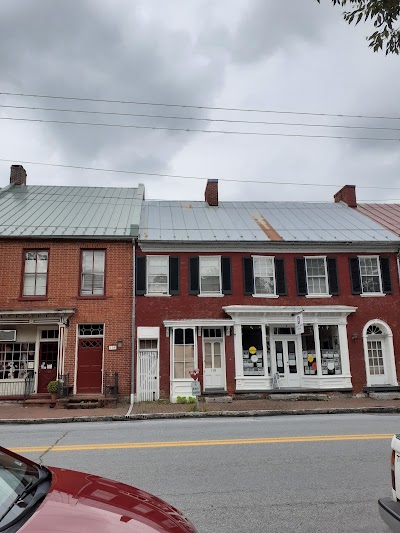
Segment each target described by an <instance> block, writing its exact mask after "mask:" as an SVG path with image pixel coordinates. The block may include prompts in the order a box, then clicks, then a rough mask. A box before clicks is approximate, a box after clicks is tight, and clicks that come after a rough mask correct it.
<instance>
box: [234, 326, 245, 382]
mask: <svg viewBox="0 0 400 533" xmlns="http://www.w3.org/2000/svg"><path fill="white" fill-rule="evenodd" d="M233 328H234V334H235V341H234V345H235V377H236V378H243V353H242V326H241V324H235V325H234V326H233Z"/></svg>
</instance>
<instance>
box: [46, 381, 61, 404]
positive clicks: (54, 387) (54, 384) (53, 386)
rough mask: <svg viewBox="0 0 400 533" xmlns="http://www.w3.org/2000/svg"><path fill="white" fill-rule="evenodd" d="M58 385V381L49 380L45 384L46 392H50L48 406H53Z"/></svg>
mask: <svg viewBox="0 0 400 533" xmlns="http://www.w3.org/2000/svg"><path fill="white" fill-rule="evenodd" d="M58 386H59V381H50V383H49V384H48V385H47V392H48V393H49V394H50V397H51V404H50V407H54V405H55V403H56V400H57V392H58Z"/></svg>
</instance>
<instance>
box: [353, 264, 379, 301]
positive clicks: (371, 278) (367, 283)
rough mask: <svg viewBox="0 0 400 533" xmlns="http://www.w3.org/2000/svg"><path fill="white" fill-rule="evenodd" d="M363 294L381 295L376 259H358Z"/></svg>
mask: <svg viewBox="0 0 400 533" xmlns="http://www.w3.org/2000/svg"><path fill="white" fill-rule="evenodd" d="M358 260H359V262H360V277H361V289H362V292H363V293H366V292H369V293H381V292H382V283H381V272H380V265H379V258H378V257H359V258H358Z"/></svg>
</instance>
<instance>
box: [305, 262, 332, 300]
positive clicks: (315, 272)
mask: <svg viewBox="0 0 400 533" xmlns="http://www.w3.org/2000/svg"><path fill="white" fill-rule="evenodd" d="M306 276H307V289H308V291H307V292H308V294H328V282H327V275H326V259H325V257H306Z"/></svg>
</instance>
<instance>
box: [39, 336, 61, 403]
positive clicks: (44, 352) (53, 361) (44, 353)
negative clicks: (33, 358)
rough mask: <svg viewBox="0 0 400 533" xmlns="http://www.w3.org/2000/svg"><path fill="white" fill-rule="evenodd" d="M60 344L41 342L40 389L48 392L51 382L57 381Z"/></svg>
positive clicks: (40, 391)
mask: <svg viewBox="0 0 400 533" xmlns="http://www.w3.org/2000/svg"><path fill="white" fill-rule="evenodd" d="M57 355H58V342H41V343H40V349H39V369H38V389H37V391H38V392H39V393H43V392H47V385H48V384H49V383H50V381H54V380H56V379H57Z"/></svg>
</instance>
